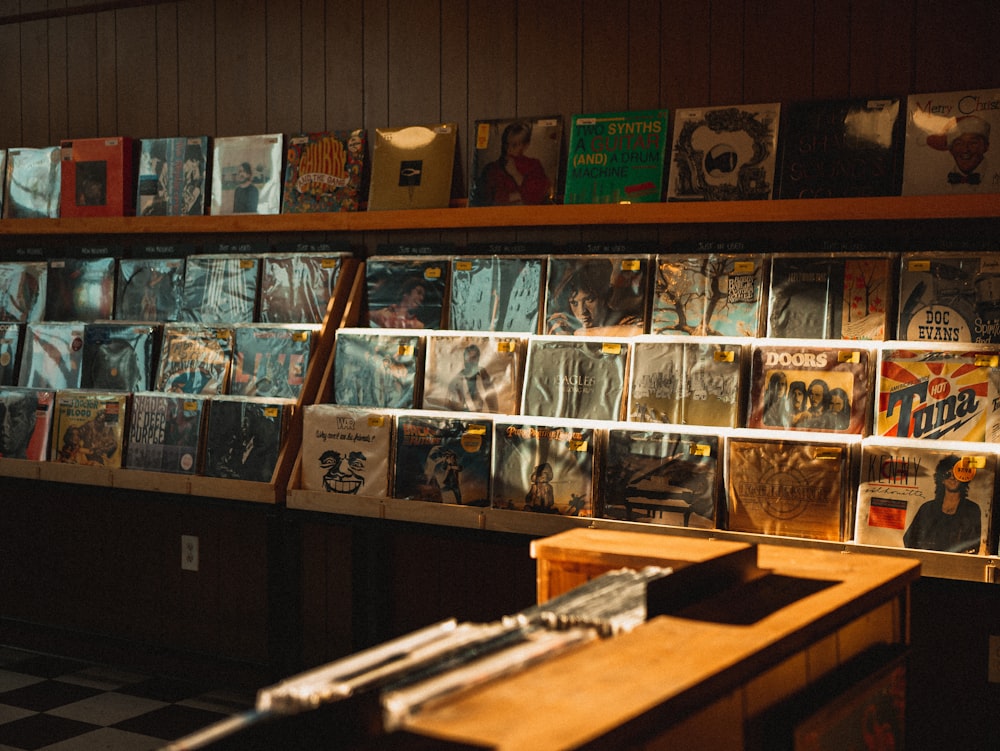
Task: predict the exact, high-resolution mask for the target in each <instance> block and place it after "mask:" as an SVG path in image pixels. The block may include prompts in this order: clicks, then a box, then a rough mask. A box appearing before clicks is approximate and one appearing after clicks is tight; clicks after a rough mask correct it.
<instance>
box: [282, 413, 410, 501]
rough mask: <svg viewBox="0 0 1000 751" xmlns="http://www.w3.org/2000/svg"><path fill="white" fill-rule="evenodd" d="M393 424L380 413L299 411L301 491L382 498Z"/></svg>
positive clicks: (388, 415)
mask: <svg viewBox="0 0 1000 751" xmlns="http://www.w3.org/2000/svg"><path fill="white" fill-rule="evenodd" d="M394 429H395V423H394V418H393V416H392V414H391V413H389V412H387V411H385V410H377V409H366V408H363V407H346V406H344V405H341V404H309V405H306V406H305V407H304V408H303V411H302V449H301V452H300V457H301V465H302V487H303V488H304V489H305V490H319V491H324V492H327V493H343V494H345V495H359V496H365V497H370V498H386V497H388V495H389V480H390V478H391V477H392V455H391V450H392V441H393V435H394Z"/></svg>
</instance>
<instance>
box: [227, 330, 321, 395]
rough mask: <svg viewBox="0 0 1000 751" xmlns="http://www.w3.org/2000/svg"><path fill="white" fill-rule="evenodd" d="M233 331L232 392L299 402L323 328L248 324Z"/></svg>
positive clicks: (230, 391)
mask: <svg viewBox="0 0 1000 751" xmlns="http://www.w3.org/2000/svg"><path fill="white" fill-rule="evenodd" d="M233 332H234V335H235V340H234V348H233V373H232V378H231V379H230V382H229V393H230V394H236V395H242V396H267V397H287V398H290V399H298V398H299V395H300V394H301V393H302V387H303V386H304V385H305V382H306V373H307V372H308V370H309V362H310V358H311V357H312V351H313V347H314V345H315V342H316V336H317V334H318V332H319V325H318V324H290V323H289V324H284V323H272V324H266V323H246V324H240V325H237V326H235V327H233Z"/></svg>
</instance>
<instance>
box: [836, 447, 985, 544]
mask: <svg viewBox="0 0 1000 751" xmlns="http://www.w3.org/2000/svg"><path fill="white" fill-rule="evenodd" d="M996 473H997V453H996V448H995V447H994V446H991V445H989V444H987V445H975V444H969V443H966V442H961V441H921V440H914V439H905V438H903V439H888V438H869V439H865V441H864V442H863V443H862V457H861V475H860V477H859V481H858V500H857V514H856V517H857V518H856V520H855V524H854V539H855V542H859V543H862V544H864V545H883V546H886V547H893V548H903V547H905V548H914V549H920V550H940V551H945V552H951V553H974V554H979V555H983V554H986V553H991V552H996V551H995V549H994V550H993V551H991V550H989V547H988V545H989V532H990V525H991V523H992V518H993V506H994V500H995V497H996V491H997V484H996Z"/></svg>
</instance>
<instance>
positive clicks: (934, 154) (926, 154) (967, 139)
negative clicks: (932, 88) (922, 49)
mask: <svg viewBox="0 0 1000 751" xmlns="http://www.w3.org/2000/svg"><path fill="white" fill-rule="evenodd" d="M990 131H992V140H996V138H997V134H998V133H1000V89H973V90H966V91H944V92H935V93H929V94H910V95H909V96H908V97H907V99H906V154H905V158H904V160H903V195H904V196H917V195H954V194H969V193H1000V164H998V161H997V156H996V149H995V148H994V149H992V150H991V149H990V140H991V133H990Z"/></svg>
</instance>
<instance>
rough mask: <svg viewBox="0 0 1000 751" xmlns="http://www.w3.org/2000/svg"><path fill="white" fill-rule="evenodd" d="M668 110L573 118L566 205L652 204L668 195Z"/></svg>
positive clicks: (569, 145)
mask: <svg viewBox="0 0 1000 751" xmlns="http://www.w3.org/2000/svg"><path fill="white" fill-rule="evenodd" d="M669 147H670V144H669V133H668V131H667V110H665V109H661V110H645V111H631V112H602V113H596V114H583V115H573V117H572V118H571V120H570V133H569V142H568V143H567V146H566V150H567V152H568V154H567V162H566V191H565V195H564V197H563V203H652V202H656V201H659V200H660V198H661V197H662V195H663V182H664V168H665V160H666V155H667V152H668V151H669Z"/></svg>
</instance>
